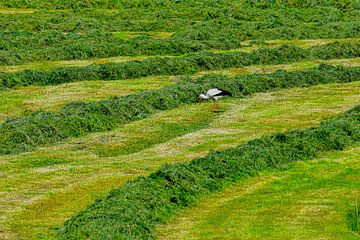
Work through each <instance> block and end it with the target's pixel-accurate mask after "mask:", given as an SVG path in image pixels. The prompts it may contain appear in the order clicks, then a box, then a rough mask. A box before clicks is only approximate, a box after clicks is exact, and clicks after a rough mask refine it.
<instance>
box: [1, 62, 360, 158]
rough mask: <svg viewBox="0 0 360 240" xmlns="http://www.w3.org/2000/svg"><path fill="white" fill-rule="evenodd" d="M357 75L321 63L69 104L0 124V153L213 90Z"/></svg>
mask: <svg viewBox="0 0 360 240" xmlns="http://www.w3.org/2000/svg"><path fill="white" fill-rule="evenodd" d="M359 74H360V68H343V67H332V66H326V65H321V66H320V67H318V68H313V69H309V70H306V71H294V72H286V71H278V72H275V73H272V74H251V75H243V76H241V75H240V76H238V77H233V78H228V77H226V76H217V75H214V76H212V77H210V76H205V77H203V78H199V79H198V80H195V81H181V82H179V83H177V84H174V85H170V86H167V87H164V88H162V89H159V90H154V91H146V92H142V93H138V94H133V95H129V96H125V97H119V98H117V97H114V98H112V99H109V100H103V101H99V102H89V103H84V102H79V103H73V104H69V105H66V106H65V107H64V108H63V109H61V110H60V111H58V112H44V111H39V112H35V113H32V114H30V115H29V116H24V117H20V118H14V119H8V120H6V121H5V122H4V123H3V124H1V125H0V136H1V138H0V154H9V153H16V152H22V151H29V150H32V149H34V148H35V147H37V146H39V145H43V144H50V143H54V142H58V141H61V140H63V139H66V138H69V137H77V136H81V135H84V134H86V133H90V132H99V131H106V130H110V129H113V128H115V127H116V126H119V125H120V124H124V123H128V122H130V121H134V120H139V119H143V118H145V117H147V116H149V115H150V114H152V113H154V112H156V111H158V110H167V109H173V108H175V107H178V106H180V105H182V104H186V103H194V102H197V101H198V96H199V94H200V93H201V92H206V91H207V90H208V89H209V88H213V87H220V88H223V89H226V90H228V91H231V92H232V93H233V96H235V97H243V96H247V95H251V94H253V93H257V92H265V91H269V90H271V89H277V88H290V87H305V86H311V85H316V84H321V83H337V82H343V83H345V82H351V81H358V80H360V76H359Z"/></svg>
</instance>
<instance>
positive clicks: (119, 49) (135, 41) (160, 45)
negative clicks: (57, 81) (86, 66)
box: [0, 21, 360, 65]
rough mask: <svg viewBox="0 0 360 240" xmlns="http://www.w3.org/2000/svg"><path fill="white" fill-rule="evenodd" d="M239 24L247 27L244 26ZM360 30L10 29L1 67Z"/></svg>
mask: <svg viewBox="0 0 360 240" xmlns="http://www.w3.org/2000/svg"><path fill="white" fill-rule="evenodd" d="M239 24H241V26H242V27H240V28H239V27H238V25H239ZM139 28H140V27H139ZM159 28H161V26H159ZM359 28H360V24H359V21H351V22H330V23H314V24H310V25H309V24H307V23H300V22H289V23H285V24H284V23H282V22H281V24H280V23H268V22H266V23H254V22H251V23H232V22H230V23H227V24H224V23H223V22H222V21H219V22H204V23H201V24H200V23H199V24H197V25H194V26H192V27H189V28H187V29H186V30H182V31H178V32H176V33H174V34H173V35H172V36H171V37H168V36H169V35H171V33H169V34H167V37H165V38H157V37H152V36H151V35H150V36H146V33H142V34H141V33H140V34H139V35H138V36H137V37H133V38H130V39H126V38H127V37H125V36H126V33H122V32H121V31H124V30H123V29H118V30H117V31H120V32H119V33H111V32H102V31H99V30H92V31H88V32H85V33H81V32H79V33H78V32H70V33H64V32H61V31H40V32H27V31H5V32H0V37H1V38H0V53H1V55H0V65H17V64H22V63H26V62H31V61H41V60H72V59H89V58H103V57H115V56H139V55H182V54H186V53H190V52H196V51H204V50H210V49H220V50H226V49H234V48H240V47H242V41H243V40H249V39H250V40H251V39H257V40H270V39H318V38H351V37H359V36H360V35H359V34H360V33H359V30H358V29H359ZM324 29H326V31H324ZM139 30H140V29H138V30H137V31H139ZM151 30H153V29H151ZM162 31H165V30H162ZM169 31H170V30H169ZM130 36H131V35H130ZM135 36H136V34H135ZM224 36H226V37H224Z"/></svg>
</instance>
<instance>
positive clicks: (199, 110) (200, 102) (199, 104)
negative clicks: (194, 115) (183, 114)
mask: <svg viewBox="0 0 360 240" xmlns="http://www.w3.org/2000/svg"><path fill="white" fill-rule="evenodd" d="M201 102H202V97H200V102H199V107H198V110H199V111H200V105H201Z"/></svg>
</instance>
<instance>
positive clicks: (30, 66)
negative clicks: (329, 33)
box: [0, 32, 360, 72]
mask: <svg viewBox="0 0 360 240" xmlns="http://www.w3.org/2000/svg"><path fill="white" fill-rule="evenodd" d="M116 34H118V33H116ZM119 34H120V35H121V36H122V35H124V34H125V33H119ZM129 34H130V35H129ZM133 34H134V35H136V34H139V33H137V32H134V33H133ZM149 34H150V35H151V34H153V35H154V34H155V32H150V33H149ZM170 34H171V33H162V32H158V33H157V35H156V34H155V35H156V36H158V38H166V37H169V36H168V35H170ZM127 35H129V36H131V33H130V32H127V34H125V36H127ZM359 40H360V39H359V38H346V39H319V40H270V41H263V42H261V43H260V44H259V43H251V41H245V42H244V44H243V45H244V47H242V48H237V49H231V50H216V49H213V50H210V51H211V52H216V53H221V52H252V51H254V50H257V49H259V48H262V47H266V48H277V47H280V46H281V45H283V44H292V45H295V46H298V47H302V48H310V47H313V46H317V45H324V44H329V43H333V42H358V41H359ZM153 57H181V56H170V55H162V56H155V55H154V56H118V57H110V58H94V59H86V60H61V61H41V62H32V63H26V64H22V65H13V66H0V71H2V72H17V71H23V70H37V69H38V70H40V69H41V70H47V69H51V68H55V67H72V66H73V67H79V66H88V65H91V64H100V63H109V62H114V63H119V62H127V61H142V60H145V59H148V58H153Z"/></svg>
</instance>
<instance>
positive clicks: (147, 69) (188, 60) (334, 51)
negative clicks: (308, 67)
mask: <svg viewBox="0 0 360 240" xmlns="http://www.w3.org/2000/svg"><path fill="white" fill-rule="evenodd" d="M359 56H360V43H358V42H355V43H347V42H344V43H339V42H335V43H331V44H327V45H323V46H314V47H311V48H308V49H302V48H299V47H295V46H292V45H284V46H281V47H279V48H275V49H271V48H269V49H267V48H266V49H259V50H255V51H253V52H251V53H245V52H225V53H211V52H200V53H193V54H189V55H187V56H184V57H180V58H174V57H165V58H160V57H158V58H151V59H146V60H143V61H130V62H123V63H106V64H97V65H95V64H94V65H89V66H85V67H59V68H53V69H51V70H25V71H21V72H16V73H0V86H1V87H3V88H12V87H16V86H28V85H53V84H60V83H65V82H74V81H81V80H113V79H128V78H138V77H145V76H151V75H181V74H193V73H196V72H199V71H201V70H215V69H224V68H229V67H241V66H248V65H256V64H279V63H288V62H295V61H299V60H314V59H332V58H350V57H359Z"/></svg>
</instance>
